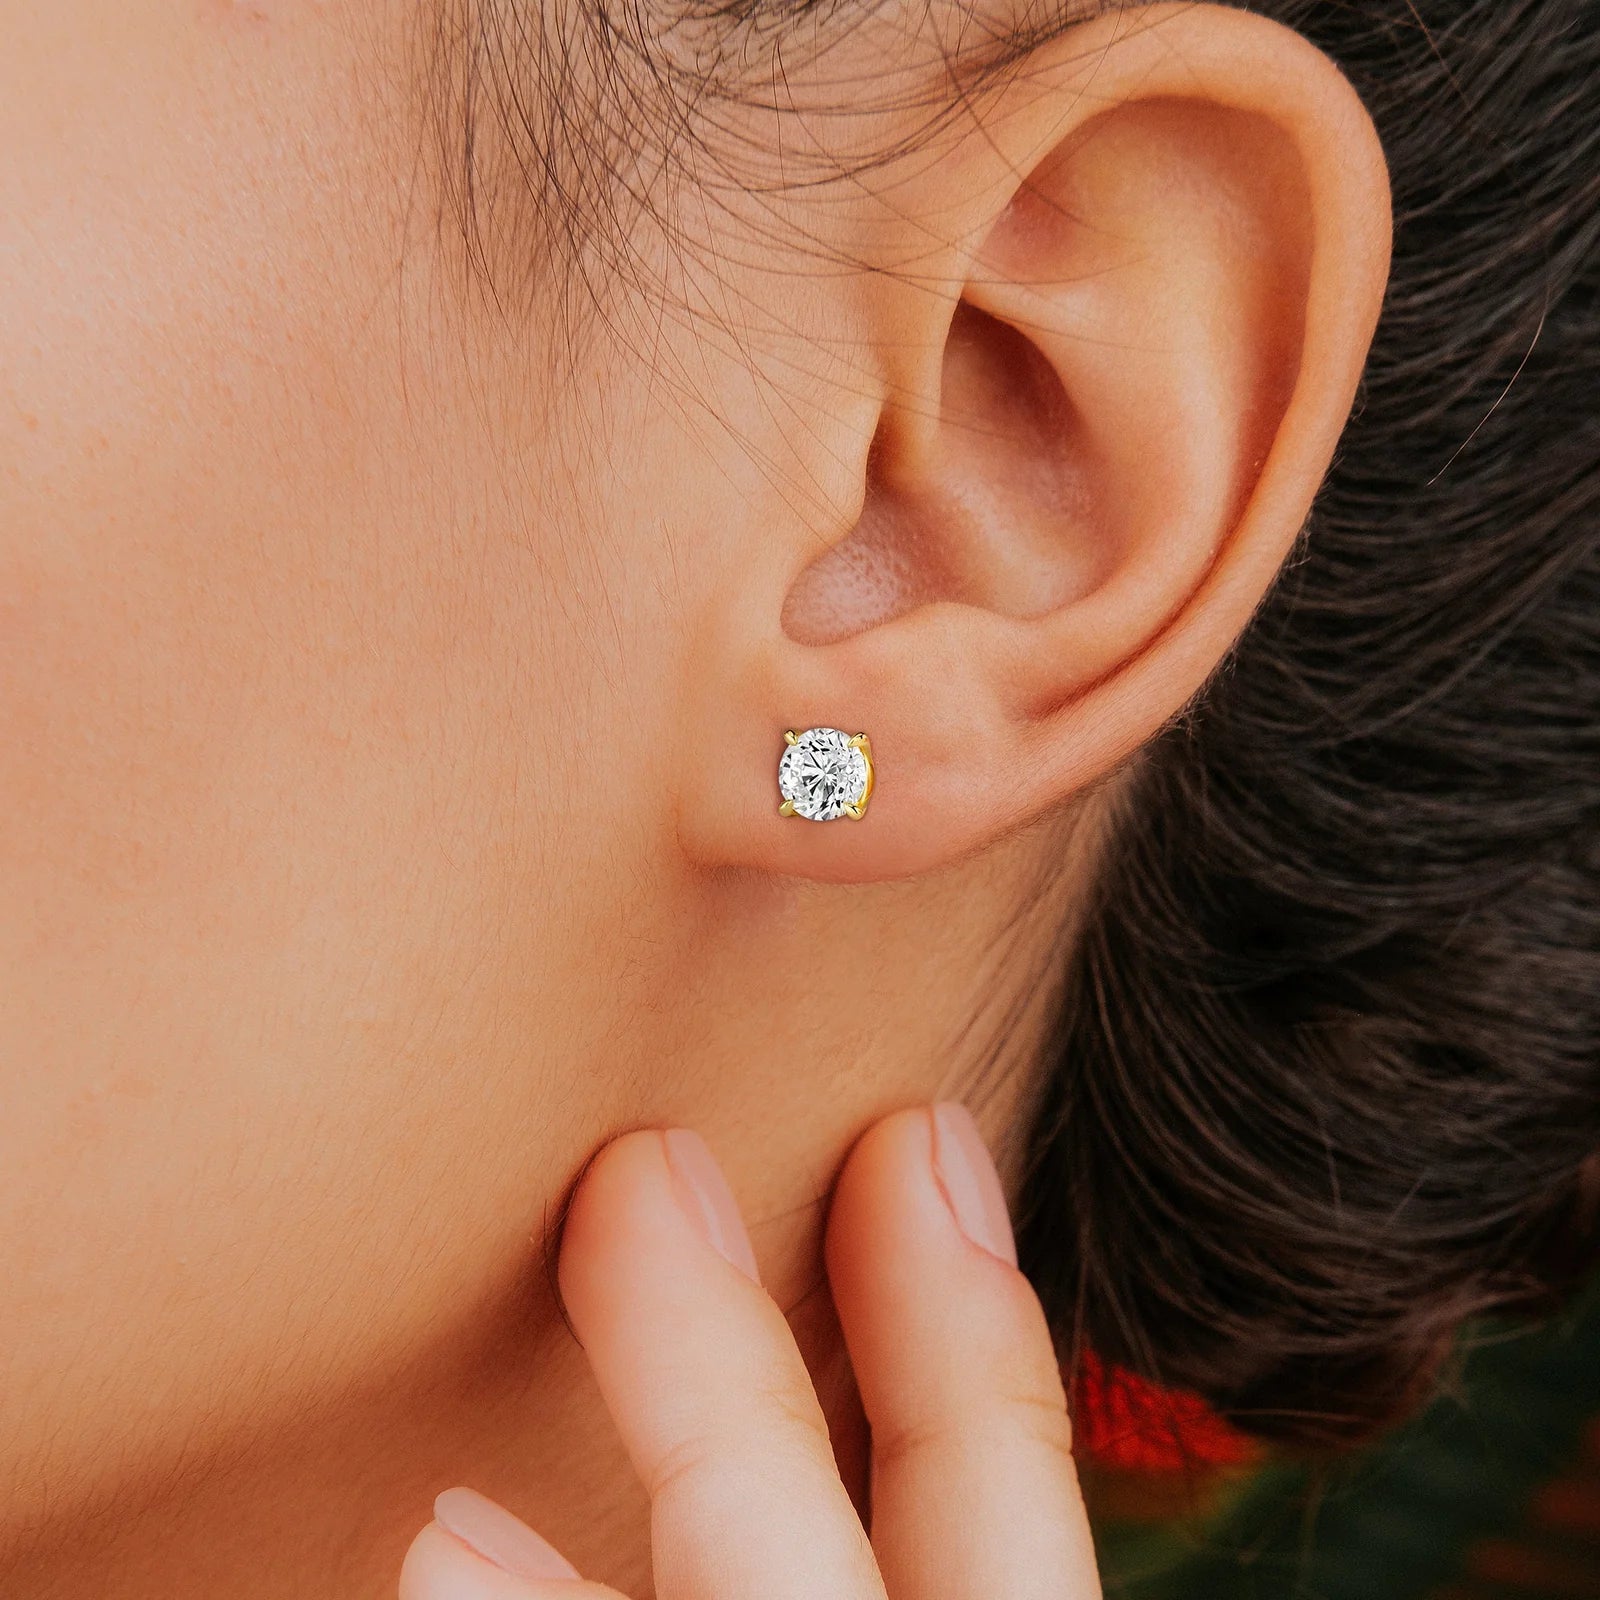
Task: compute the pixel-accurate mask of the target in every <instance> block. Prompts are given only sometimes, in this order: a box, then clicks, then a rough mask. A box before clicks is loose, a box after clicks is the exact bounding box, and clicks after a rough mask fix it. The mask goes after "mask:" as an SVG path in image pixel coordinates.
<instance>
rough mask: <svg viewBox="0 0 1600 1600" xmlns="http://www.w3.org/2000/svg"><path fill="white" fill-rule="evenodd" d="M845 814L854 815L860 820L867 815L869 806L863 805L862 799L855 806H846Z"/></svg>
mask: <svg viewBox="0 0 1600 1600" xmlns="http://www.w3.org/2000/svg"><path fill="white" fill-rule="evenodd" d="M844 814H845V815H846V816H847V817H854V818H855V819H856V821H857V822H859V821H860V820H861V819H862V818H863V817H864V816H866V814H867V808H866V807H865V806H864V805H862V804H861V802H860V801H857V802H856V804H855V805H853V806H846V807H845V808H844Z"/></svg>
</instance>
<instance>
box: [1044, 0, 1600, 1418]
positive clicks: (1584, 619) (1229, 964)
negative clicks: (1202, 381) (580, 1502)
mask: <svg viewBox="0 0 1600 1600" xmlns="http://www.w3.org/2000/svg"><path fill="white" fill-rule="evenodd" d="M1259 9H1262V10H1264V11H1266V12H1269V13H1271V14H1272V15H1274V16H1276V17H1278V18H1280V19H1281V20H1282V21H1284V22H1286V23H1288V24H1289V25H1290V26H1292V27H1294V28H1296V29H1298V30H1299V31H1300V32H1302V33H1304V34H1306V35H1307V36H1308V37H1309V38H1311V39H1312V40H1313V41H1314V42H1315V43H1316V44H1317V45H1319V46H1320V47H1321V48H1322V49H1323V50H1324V51H1326V52H1327V53H1328V54H1329V55H1330V56H1331V57H1332V58H1333V59H1334V60H1335V61H1337V62H1338V63H1339V64H1340V65H1341V66H1342V67H1343V68H1344V69H1345V71H1346V73H1347V74H1348V75H1349V76H1350V77H1351V78H1352V80H1353V81H1354V83H1355V85H1356V87H1357V89H1358V90H1359V91H1360V93H1361V95H1362V97H1363V99H1364V101H1365V103H1366V105H1367V107H1368V109H1369V110H1370V112H1371V114H1372V116H1373V118H1374V120H1375V121H1376V123H1377V126H1378V129H1379V132H1380V134H1381V136H1382V138H1383V141H1384V145H1385V149H1386V152H1387V155H1388V159H1389V163H1390V169H1391V176H1392V182H1393V188H1394V195H1395V209H1396V227H1395V257H1394V267H1393V273H1392V278H1391V284H1390V290H1389V294H1388V298H1387V303H1386V307H1385V311H1384V315H1383V318H1382V322H1381V325H1380V327H1379V329H1378V333H1377V338H1376V341H1375V343H1374V346H1373V350H1372V354H1371V358H1370V360H1369V363H1368V366H1367V371H1366V377H1365V383H1364V387H1363V391H1362V394H1361V398H1360V401H1359V403H1358V405H1357V408H1356V411H1355V415H1354V416H1353V418H1352V420H1351V422H1350V424H1349V427H1348V429H1347V431H1346V433H1345V436H1344V438H1343V441H1342V443H1341V447H1340V450H1339V455H1338V459H1337V460H1336V462H1335V463H1334V466H1333V469H1332V471H1331V473H1330V474H1329V476H1328V479H1327V482H1326V484H1325V486H1324V488H1323V490H1322V493H1321V495H1320V497H1319V499H1318V501H1317V504H1316V508H1315V511H1314V513H1313V516H1312V518H1311V521H1310V524H1309V527H1308V528H1307V530H1306V532H1305V534H1304V536H1303V539H1302V542H1301V545H1300V547H1299V550H1298V552H1297V554H1296V556H1295V558H1294V559H1293V560H1292V561H1291V562H1290V564H1289V566H1288V567H1287V569H1286V570H1285V572H1284V573H1283V575H1282V577H1281V579H1280V581H1279V582H1278V584H1277V585H1276V587H1275V589H1274V590H1273V592H1272V593H1271V594H1270V596H1269V597H1268V599H1267V601H1266V603H1265V605H1264V606H1263V607H1262V609H1261V611H1260V612H1259V614H1258V615H1257V616H1256V617H1255V619H1254V621H1253V623H1252V625H1251V626H1250V628H1249V629H1248V630H1247V632H1246V633H1245V635H1244V637H1243V638H1242V640H1241V641H1240V643H1239V645H1238V647H1237V649H1236V650H1235V651H1234V652H1233V654H1232V657H1231V658H1230V659H1229V660H1228V661H1227V662H1226V663H1225V665H1224V667H1223V669H1222V670H1221V672H1220V673H1219V674H1218V675H1217V676H1216V678H1215V679H1214V680H1213V681H1212V683H1211V684H1210V685H1209V686H1208V687H1207V689H1206V691H1205V693H1204V694H1203V695H1202V696H1201V698H1200V699H1199V700H1198V701H1197V702H1196V703H1195V704H1194V705H1193V706H1192V707H1191V708H1190V709H1189V710H1188V711H1187V712H1186V714H1185V715H1184V716H1183V717H1182V718H1181V719H1179V720H1178V721H1177V722H1176V723H1174V724H1173V725H1172V726H1170V727H1169V728H1168V729H1166V731H1165V732H1164V734H1163V735H1162V736H1161V737H1160V738H1159V739H1158V740H1157V741H1156V742H1155V743H1154V745H1153V747H1151V748H1150V749H1149V750H1148V752H1147V753H1146V754H1145V756H1144V758H1143V760H1142V764H1141V770H1140V771H1139V773H1138V775H1137V778H1136V781H1135V783H1134V785H1133V787H1132V790H1131V792H1130V795H1129V800H1128V804H1127V805H1126V808H1125V811H1124V815H1123V817H1122V820H1121V826H1120V829H1119V831H1118V832H1117V835H1116V837H1115V839H1114V842H1113V845H1112V848H1111V852H1110V856H1109V859H1108V861H1107V864H1106V868H1105V872H1104V875H1103V877H1101V879H1100V880H1099V882H1098V884H1097V886H1096V891H1097V898H1096V905H1095V908H1094V912H1093V914H1092V916H1091V918H1090V920H1089V923H1088V927H1087V930H1086V934H1085V937H1084V939H1083V941H1082V943H1081V945H1080V946H1079V947H1078V948H1077V949H1076V950H1075V951H1074V954H1073V957H1072V964H1071V972H1070V978H1069V983H1070V995H1069V1003H1068V1005H1067V1007H1066V1010H1065V1013H1064V1020H1063V1024H1062V1027H1061V1030H1060V1036H1059V1039H1058V1040H1057V1044H1056V1049H1057V1052H1058V1066H1057V1069H1056V1071H1055V1072H1054V1074H1053V1075H1052V1078H1051V1083H1050V1090H1049V1104H1048V1106H1047V1108H1046V1112H1045V1116H1044V1120H1043V1122H1042V1124H1041V1125H1040V1127H1039V1129H1038V1131H1037V1134H1036V1137H1035V1164H1034V1168H1033V1175H1032V1181H1031V1185H1030V1188H1029V1193H1028V1205H1027V1214H1026V1222H1025V1229H1024V1246H1023V1248H1024V1254H1025V1260H1026V1264H1027V1266H1028V1268H1029V1270H1030V1271H1031V1273H1032V1275H1033V1276H1034V1278H1035V1281H1036V1282H1037V1283H1038V1285H1039V1287H1040V1289H1041V1291H1042V1293H1043V1295H1044V1297H1045V1300H1046V1304H1047V1305H1048V1306H1049V1308H1050V1309H1051V1311H1052V1313H1053V1315H1054V1316H1055V1317H1056V1319H1057V1321H1058V1325H1059V1326H1061V1327H1062V1328H1063V1329H1068V1330H1071V1333H1070V1335H1069V1338H1068V1342H1071V1339H1072V1338H1074V1337H1086V1338H1087V1339H1088V1341H1089V1342H1090V1344H1091V1345H1092V1346H1094V1347H1095V1348H1096V1349H1097V1350H1098V1351H1100V1352H1102V1353H1104V1354H1107V1355H1109V1356H1111V1357H1113V1358H1116V1359H1119V1360H1121V1361H1123V1362H1125V1363H1127V1364H1129V1365H1131V1366H1133V1367H1134V1368H1136V1369H1138V1370H1140V1371H1142V1372H1144V1373H1146V1374H1148V1375H1153V1376H1159V1377H1161V1378H1164V1379H1166V1380H1168V1381H1173V1382H1177V1383H1179V1384H1182V1385H1184V1386H1187V1387H1191V1388H1193V1389H1196V1390H1198V1391H1199V1392H1201V1393H1202V1394H1204V1395H1205V1396H1206V1397H1208V1398H1209V1399H1210V1400H1212V1401H1213V1402H1214V1403H1215V1404H1217V1405H1218V1406H1220V1407H1221V1408H1222V1409H1223V1410H1224V1411H1225V1412H1226V1413H1227V1414H1229V1415H1230V1416H1231V1417H1233V1418H1234V1419H1235V1420H1237V1421H1239V1422H1240V1423H1241V1424H1243V1425H1244V1426H1246V1427H1249V1428H1252V1429H1254V1430H1256V1431H1258V1432H1261V1433H1264V1434H1268V1435H1274V1436H1278V1437H1282V1438H1289V1439H1293V1440H1297V1441H1302V1442H1310V1443H1315V1444H1327V1443H1335V1442H1339V1441H1342V1440H1344V1439H1347V1438H1349V1437H1351V1436H1354V1435H1359V1434H1360V1433H1362V1432H1363V1431H1366V1430H1368V1429H1370V1428H1371V1427H1373V1426H1374V1425H1376V1424H1379V1423H1381V1422H1383V1421H1384V1420H1386V1419H1388V1418H1389V1417H1391V1416H1392V1415H1394V1414H1395V1413H1396V1412H1398V1411H1400V1410H1402V1409H1404V1408H1405V1407H1406V1406H1407V1405H1408V1404H1409V1403H1410V1402H1411V1401H1412V1400H1413V1399H1414V1398H1415V1397H1416V1395H1417V1393H1418V1391H1419V1388H1420V1387H1421V1386H1422V1385H1423V1384H1424V1383H1425V1381H1426V1379H1427V1378H1428V1377H1429V1376H1430V1375H1431V1373H1432V1371H1433V1370H1434V1368H1435V1366H1436V1364H1437V1362H1438V1360H1439V1358H1440V1356H1441V1353H1442V1352H1443V1350H1444V1349H1445V1348H1446V1347H1447V1345H1448V1343H1449V1340H1450V1336H1451V1334H1452V1333H1453V1331H1454V1330H1455V1329H1456V1328H1457V1326H1458V1325H1459V1324H1460V1323H1461V1322H1462V1321H1463V1320H1464V1319H1465V1318H1467V1317H1469V1316H1471V1315H1474V1314H1477V1313H1482V1312H1488V1311H1527V1310H1538V1309H1542V1308H1545V1307H1547V1306H1549V1305H1550V1304H1551V1303H1552V1302H1553V1301H1554V1299H1555V1298H1556V1297H1557V1296H1558V1295H1559V1294H1560V1293H1561V1292H1562V1291H1563V1290H1564V1289H1566V1288H1567V1287H1568V1286H1570V1285H1571V1283H1572V1282H1573V1281H1574V1280H1575V1279H1576V1278H1577V1277H1578V1276H1580V1275H1581V1274H1582V1273H1584V1272H1585V1270H1586V1269H1587V1268H1589V1267H1590V1265H1591V1264H1592V1263H1594V1262H1595V1261H1596V1260H1597V1259H1600V1217H1597V1209H1600V1170H1597V1169H1600V1158H1597V1155H1596V1152H1597V1151H1600V306H1597V304H1596V290H1597V288H1600V11H1597V10H1596V9H1595V8H1594V7H1593V6H1592V5H1590V4H1586V3H1585V0H1512V3H1507V0H1467V3H1462V0H1449V3H1438V0H1431V3H1430V0H1417V3H1415V4H1413V3H1412V0H1360V3H1359V4H1325V3H1313V0H1274V3H1268V4H1265V5H1263V6H1261V7H1260V8H1259Z"/></svg>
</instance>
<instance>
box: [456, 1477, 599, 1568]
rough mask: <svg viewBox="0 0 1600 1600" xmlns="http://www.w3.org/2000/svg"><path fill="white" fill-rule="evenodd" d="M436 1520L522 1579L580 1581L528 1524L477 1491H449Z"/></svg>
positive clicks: (557, 1552) (570, 1564) (483, 1554)
mask: <svg viewBox="0 0 1600 1600" xmlns="http://www.w3.org/2000/svg"><path fill="white" fill-rule="evenodd" d="M433 1520H434V1521H435V1522H437V1523H438V1524H439V1526H440V1527H441V1528H443V1529H445V1530H446V1531H447V1532H449V1533H453V1534H454V1535H455V1536H456V1538H458V1539H459V1540H460V1541H461V1542H462V1544H464V1545H466V1546H467V1548H468V1549H469V1550H473V1551H476V1552H477V1554H478V1555H480V1556H482V1557H483V1559H484V1560H485V1561H489V1562H493V1564H494V1565H495V1566H497V1567H499V1568H500V1570H501V1571H502V1572H509V1573H511V1574H512V1575H513V1576H514V1577H518V1578H576V1577H577V1576H578V1569H577V1568H576V1567H575V1566H573V1564H572V1563H571V1562H570V1561H568V1560H567V1558H566V1557H565V1556H563V1555H562V1554H561V1553H560V1552H559V1551H558V1550H556V1549H555V1548H554V1546H552V1545H549V1544H547V1543H546V1542H545V1541H544V1540H543V1539H541V1538H540V1537H539V1535H538V1534H536V1533H535V1532H534V1531H533V1529H532V1528H530V1527H529V1526H528V1525H527V1523H525V1522H523V1521H521V1520H519V1519H518V1518H516V1517H514V1516H512V1515H511V1513H510V1512H509V1511H507V1510H506V1508H505V1507H504V1506H501V1505H496V1504H495V1502H494V1501H493V1500H490V1499H489V1498H488V1497H487V1496H485V1495H481V1494H479V1493H478V1491H477V1490H476V1489H459V1488H458V1489H446V1490H445V1491H444V1493H443V1494H441V1495H440V1496H439V1498H438V1499H437V1500H435V1501H434V1502H433Z"/></svg>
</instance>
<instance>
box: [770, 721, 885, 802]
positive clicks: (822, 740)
mask: <svg viewBox="0 0 1600 1600" xmlns="http://www.w3.org/2000/svg"><path fill="white" fill-rule="evenodd" d="M783 742H784V744H785V745H786V746H787V748H786V749H785V750H784V752H783V755H782V756H781V757H780V758H779V761H778V792H779V794H781V795H782V796H783V804H782V805H781V806H779V807H778V812H779V814H780V815H781V816H785V817H804V818H805V819H806V820H807V821H808V822H832V821H833V820H834V819H835V818H837V817H863V816H865V815H866V812H867V801H868V800H870V799H871V798H872V785H873V782H874V774H873V771H872V746H871V744H869V743H868V741H867V736H866V734H864V733H857V734H854V735H852V734H848V733H842V732H841V731H840V730H839V729H838V728H807V729H806V731H805V732H804V733H796V732H795V731H794V730H793V729H792V728H791V729H790V730H789V731H788V732H787V733H785V734H784V736H783Z"/></svg>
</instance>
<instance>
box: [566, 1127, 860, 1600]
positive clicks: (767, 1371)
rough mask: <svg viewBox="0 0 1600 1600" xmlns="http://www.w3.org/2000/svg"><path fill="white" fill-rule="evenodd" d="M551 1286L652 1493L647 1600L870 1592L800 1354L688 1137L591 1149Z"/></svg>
mask: <svg viewBox="0 0 1600 1600" xmlns="http://www.w3.org/2000/svg"><path fill="white" fill-rule="evenodd" d="M560 1280H561V1291H562V1296H563V1298H564V1300H565V1302H566V1306H567V1311H568V1315H569V1316H570V1317H571V1319H572V1323H573V1326H574V1328H575V1330H576V1332H577V1334H578V1337H579V1339H580V1340H581V1342H582V1344H583V1347H584V1351H585V1353H586V1355H587V1356H588V1359H589V1362H590V1365H591V1367H592V1368H593V1370H594V1374H595V1377H596V1380H597V1381H598V1383H599V1386H600V1390H601V1392H602V1394H603V1395H604V1397H605V1400H606V1403H607V1405H608V1407H609V1408H610V1411H611V1415H612V1417H613V1419H614V1420H615V1422H616V1425H617V1428H618V1430H619V1432H620V1433H621V1435H622V1439H623V1442H624V1444H625V1445H626V1447H627V1449H628V1452H629V1455H630V1456H631V1458H632V1460H633V1464H634V1468H635V1470H636V1471H637V1472H638V1474H639V1476H640V1478H641V1480H642V1481H643V1483H644V1485H645V1488H646V1490H647V1491H648V1492H649V1494H650V1497H651V1539H652V1556H653V1561H654V1566H655V1585H656V1593H657V1595H658V1597H659V1600H748V1597H749V1596H751V1595H756V1594H759V1595H761V1596H762V1597H763V1600H816V1597H817V1596H820V1595H826V1596H827V1597H828V1600H882V1589H881V1585H880V1583H879V1580H878V1576H877V1571H876V1568H875V1565H874V1562H873V1558H872V1551H871V1547H870V1546H869V1545H868V1543H867V1540H866V1536H865V1534H864V1533H863V1531H862V1528H861V1524H860V1521H859V1519H858V1518H857V1516H856V1513H855V1510H854V1507H853V1506H852V1505H851V1503H850V1499H849V1496H848V1495H847V1494H846V1493H845V1490H844V1486H843V1484H842V1483H841V1482H840V1479H839V1475H838V1471H837V1468H836V1466H835V1463H834V1459H833V1453H832V1450H831V1449H830V1447H829V1444H828V1434H827V1427H826V1424H825V1422H824V1419H823V1416H822V1412H821V1408H820V1407H819V1406H818V1404H817V1400H816V1395H815V1393H814V1391H813V1389H812V1386H811V1380H810V1377H809V1375H808V1374H807V1372H806V1368H805V1364H804V1362H803V1361H802V1360H801V1358H800V1353H799V1350H798V1349H797V1348H796V1346H795V1342H794V1338H793V1336H792V1334H791V1333H790V1331H789V1326H788V1324H787V1323H786V1322H785V1321H784V1318H783V1314H782V1313H781V1312H780V1311H779V1309H778V1307H777V1306H776V1305H775V1304H774V1303H773V1301H772V1299H771V1297H770V1296H768V1295H767V1294H766V1292H765V1291H764V1290H763V1289H762V1288H761V1287H760V1285H759V1284H758V1283H757V1282H756V1281H755V1260H754V1257H753V1255H752V1254H751V1251H750V1245H749V1240H748V1237H747V1236H746V1234H745V1231H744V1225H743V1223H742V1222H741V1221H740V1219H739V1214H738V1210H737V1207H736V1206H735V1204H734V1201H733V1197H732V1195H731V1194H730V1193H729V1192H728V1189H727V1185H726V1184H725V1183H724V1181H723V1179H722V1176H721V1174H720V1173H719V1172H718V1170H717V1168H716V1165H715V1163H714V1162H713V1161H712V1159H711V1157H710V1154H709V1152H708V1151H707V1150H706V1147H705V1145H704V1144H703V1143H702V1142H701V1141H700V1139H699V1137H698V1136H697V1135H695V1134H692V1133H685V1132H681V1131H676V1130H675V1131H673V1132H671V1133H668V1134H665V1135H663V1134H660V1133H656V1132H643V1133H636V1134H629V1135H627V1136H625V1137H623V1138H622V1139H619V1140H617V1141H616V1142H615V1143H613V1144H611V1145H609V1146H608V1147H607V1148H606V1149H605V1150H604V1151H603V1152H602V1153H601V1154H600V1156H599V1158H598V1159H597V1160H596V1162H595V1164H594V1166H593V1167H592V1168H591V1169H590V1171H589V1173H588V1175H587V1177H586V1178H585V1180H584V1182H583V1184H582V1185H581V1187H580V1188H579V1191H578V1193H577V1195H576V1197H575V1198H574V1201H573V1205H572V1209H571V1212H570V1214H569V1216H568V1218H567V1225H566V1232H565V1235H564V1237H563V1241H562V1249H561V1264H560Z"/></svg>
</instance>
